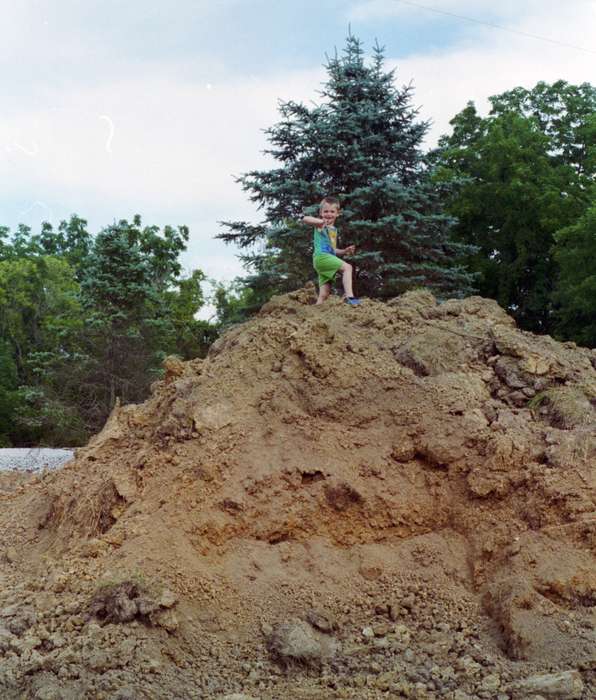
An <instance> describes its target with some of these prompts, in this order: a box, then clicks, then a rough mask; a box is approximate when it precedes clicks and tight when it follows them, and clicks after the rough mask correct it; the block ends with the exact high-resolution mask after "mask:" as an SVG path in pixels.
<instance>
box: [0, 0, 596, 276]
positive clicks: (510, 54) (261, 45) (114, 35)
mask: <svg viewBox="0 0 596 700" xmlns="http://www.w3.org/2000/svg"><path fill="white" fill-rule="evenodd" d="M418 4H420V5H425V6H427V7H432V8H435V9H436V10H440V11H444V12H451V13H454V14H459V15H465V16H468V17H471V18H474V19H477V20H480V21H484V22H492V23H496V24H500V25H504V26H506V27H509V28H511V29H512V30H515V31H521V32H527V33H532V34H539V35H542V36H545V37H549V38H552V39H556V40H558V41H562V42H567V43H572V44H576V45H579V46H584V47H586V48H589V49H592V50H595V49H596V2H594V1H593V0H571V1H570V2H566V3H561V2H558V1H557V0H551V1H549V0H526V2H523V3H519V2H515V1H514V0H502V1H501V2H499V3H495V2H488V1H486V0H423V1H422V2H420V3H418ZM349 26H351V29H352V32H353V33H354V34H355V35H356V36H358V37H359V38H361V39H362V40H363V42H364V45H365V48H366V49H367V50H368V49H370V47H371V46H372V44H373V42H374V40H375V39H377V40H378V41H379V43H380V44H381V45H384V46H385V47H386V56H387V67H388V68H391V67H396V68H397V80H398V82H399V83H400V84H401V83H407V82H410V81H413V83H414V86H415V89H416V91H415V100H414V101H415V103H416V104H417V105H419V106H420V108H421V116H422V117H424V118H431V119H432V120H433V122H434V126H433V129H432V131H431V133H430V134H429V143H432V142H433V141H434V140H435V139H436V138H437V136H438V135H439V134H440V133H444V132H445V131H447V130H448V128H449V127H448V122H449V119H451V118H452V117H453V116H454V115H455V114H456V113H457V111H459V110H460V109H462V108H463V107H464V106H465V103H466V102H467V100H469V99H473V100H475V101H476V102H477V104H478V105H479V107H480V108H481V109H484V108H485V105H486V98H487V97H488V96H489V95H491V94H495V93H498V92H501V91H503V90H506V89H509V88H512V87H514V86H516V85H520V84H521V85H525V86H527V87H531V86H532V85H534V84H535V83H536V82H537V81H538V80H541V79H542V80H547V81H549V82H550V81H554V80H557V79H559V78H563V79H566V80H568V81H570V82H577V83H579V82H582V81H586V80H592V81H593V77H594V75H596V53H588V52H582V51H579V50H573V49H568V48H564V47H560V46H556V45H553V44H549V43H546V42H540V41H537V40H535V39H531V38H529V37H523V36H519V35H516V34H512V33H506V32H501V31H499V30H496V29H493V28H489V27H487V26H483V25H481V24H476V23H472V22H466V21H464V20H461V19H457V18H455V17H447V16H444V15H440V14H437V13H433V12H430V11H429V10H427V9H422V8H417V7H413V6H412V5H411V4H409V3H404V2H399V1H398V0H348V1H346V0H319V1H318V2H316V1H315V0H306V1H303V2H300V3H298V2H295V0H278V1H277V2H275V1H272V0H219V1H218V0H195V1H194V2H193V1H191V0H170V2H164V1H163V0H156V1H154V2H151V0H142V1H139V0H129V1H128V2H122V1H121V0H120V1H118V2H116V1H115V0H103V1H102V2H96V1H95V0H78V1H76V0H51V1H49V0H38V1H36V2H34V1H33V0H22V1H21V2H18V3H17V2H14V1H11V2H8V1H5V0H1V1H0V41H1V46H2V52H0V70H1V74H2V81H1V83H0V177H1V178H2V188H1V190H0V225H8V226H11V227H12V228H14V227H15V226H16V225H17V224H18V223H20V222H22V223H26V224H29V225H31V226H32V227H33V228H34V229H37V228H38V227H39V225H40V222H41V221H42V220H44V219H45V220H50V221H52V222H53V223H54V224H57V223H58V221H59V220H60V219H62V218H66V217H68V215H69V214H70V213H73V212H76V213H77V214H79V215H81V216H83V217H85V218H87V219H88V220H89V225H90V229H91V230H92V231H97V230H98V229H99V228H100V227H101V226H102V225H105V224H108V223H110V222H111V221H113V220H114V219H119V218H130V217H132V216H133V215H134V214H135V213H139V214H141V216H142V217H143V220H144V222H145V223H148V224H149V223H151V224H153V223H157V224H159V225H164V224H166V223H170V224H174V225H175V224H181V223H184V224H188V225H189V226H190V229H191V242H190V245H189V250H188V252H187V253H186V254H185V257H184V262H185V265H186V266H187V268H193V267H202V268H203V269H205V270H206V271H207V273H208V274H210V275H213V276H215V277H218V278H220V279H223V278H228V279H229V278H231V277H233V276H234V275H235V274H237V273H238V272H239V271H240V268H239V266H238V263H237V261H236V260H235V258H234V251H233V250H232V249H231V248H227V247H225V246H223V244H221V243H220V242H218V241H214V240H213V236H214V235H215V234H216V233H217V232H218V231H219V228H218V225H217V221H218V220H222V219H235V218H251V219H255V218H258V213H257V212H255V210H254V207H252V205H250V203H249V202H248V201H247V199H246V196H245V195H244V193H242V191H241V190H240V188H239V187H238V186H237V185H236V184H235V183H234V181H233V175H235V174H239V173H242V172H245V171H246V170H248V169H251V168H253V167H260V166H262V165H265V164H266V162H267V161H266V160H265V159H264V158H263V156H262V154H261V151H262V149H263V148H264V147H265V146H266V143H265V140H264V137H263V133H262V129H264V128H266V127H267V126H269V125H271V124H272V123H274V122H275V121H276V116H277V112H276V105H277V100H278V99H279V98H281V99H296V100H303V101H308V100H316V99H317V89H318V88H319V87H320V84H321V81H322V80H323V79H324V70H323V68H322V64H323V63H324V60H325V54H326V53H331V52H333V51H334V49H335V47H337V48H338V49H339V50H341V48H342V46H343V43H344V39H345V36H346V34H347V31H348V27H349Z"/></svg>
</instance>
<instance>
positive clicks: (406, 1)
mask: <svg viewBox="0 0 596 700" xmlns="http://www.w3.org/2000/svg"><path fill="white" fill-rule="evenodd" d="M393 2H399V3H401V4H402V5H410V6H411V7H416V8H418V9H419V10H428V12H435V13H436V14H438V15H445V16H446V17H455V19H463V20H465V21H466V22H474V24H482V25H484V26H485V27H492V28H493V29H500V30H501V31H502V32H509V33H510V34H518V35H519V36H526V37H530V38H531V39H538V40H539V41H547V42H548V43H549V44H556V45H557V46H565V47H566V48H568V49H576V50H577V51H585V52H586V53H593V54H596V51H594V50H593V49H586V48H584V47H583V46H577V45H575V44H567V43H565V42H564V41H558V40H557V39H549V38H548V37H546V36H540V35H539V34H530V33H529V32H522V31H520V30H518V29H510V28H509V27H504V26H503V25H501V24H494V23H493V22H484V21H483V20H481V19H475V18H474V17H466V16H465V15H458V14H455V12H447V11H446V10H437V8H436V7H428V5H420V4H419V3H417V2H410V0H393Z"/></svg>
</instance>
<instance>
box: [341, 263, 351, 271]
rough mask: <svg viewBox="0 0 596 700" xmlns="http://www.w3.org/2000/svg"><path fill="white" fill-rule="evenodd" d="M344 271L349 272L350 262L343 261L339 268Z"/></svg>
mask: <svg viewBox="0 0 596 700" xmlns="http://www.w3.org/2000/svg"><path fill="white" fill-rule="evenodd" d="M341 269H342V270H343V271H344V272H351V271H352V266H351V265H350V263H344V264H343V267H342V268H341Z"/></svg>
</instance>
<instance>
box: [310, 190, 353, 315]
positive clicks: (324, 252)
mask: <svg viewBox="0 0 596 700" xmlns="http://www.w3.org/2000/svg"><path fill="white" fill-rule="evenodd" d="M339 215H340V208H339V200H338V199H336V198H335V197H325V198H324V199H323V200H322V202H321V204H320V206H319V216H320V218H317V217H316V216H305V217H304V218H303V219H302V221H303V222H304V223H305V224H310V225H312V226H314V227H315V230H314V250H313V256H312V261H313V265H314V268H315V270H316V271H317V273H318V275H319V298H318V299H317V304H322V303H323V302H324V301H325V299H327V297H328V296H329V295H330V294H331V282H332V280H333V278H334V277H335V275H336V273H337V272H338V270H341V272H342V282H343V286H344V301H345V302H346V303H347V304H350V305H351V306H358V304H360V299H356V297H354V292H353V291H352V266H351V265H350V264H349V263H347V262H344V261H343V260H341V259H340V258H338V257H337V255H338V254H339V255H353V254H354V251H355V250H356V248H355V246H353V245H350V246H348V247H347V248H336V245H337V229H336V228H335V220H336V219H337V217H338V216H339Z"/></svg>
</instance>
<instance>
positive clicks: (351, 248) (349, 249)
mask: <svg viewBox="0 0 596 700" xmlns="http://www.w3.org/2000/svg"><path fill="white" fill-rule="evenodd" d="M355 252H356V246H355V245H349V246H348V247H347V248H346V249H345V254H346V255H354V253H355Z"/></svg>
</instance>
